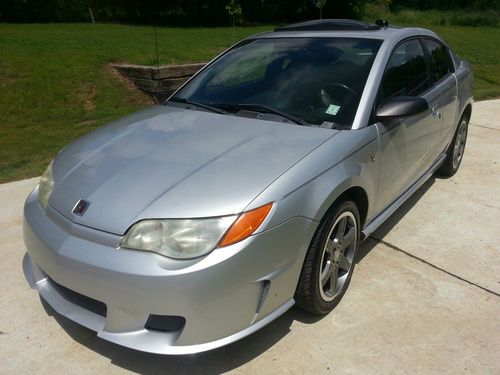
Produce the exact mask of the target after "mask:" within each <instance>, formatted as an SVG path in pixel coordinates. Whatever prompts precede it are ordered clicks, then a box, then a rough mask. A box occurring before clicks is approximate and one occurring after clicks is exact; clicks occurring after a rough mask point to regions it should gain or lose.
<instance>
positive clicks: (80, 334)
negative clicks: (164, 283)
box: [42, 177, 435, 374]
mask: <svg viewBox="0 0 500 375" xmlns="http://www.w3.org/2000/svg"><path fill="white" fill-rule="evenodd" d="M434 181H435V177H431V178H430V179H429V180H428V181H427V182H426V183H425V184H424V185H423V186H422V187H421V188H420V189H419V190H418V191H417V192H416V193H415V194H413V195H412V196H411V197H410V198H409V199H408V200H407V201H406V202H405V203H404V204H403V205H402V206H401V207H400V208H399V209H398V210H397V211H396V212H395V213H394V214H393V215H392V216H391V217H390V218H389V219H388V220H387V221H386V222H385V223H384V224H383V225H382V226H381V227H380V228H379V229H378V230H377V231H376V232H375V233H374V234H373V236H371V237H370V239H368V240H367V241H365V242H364V243H363V244H362V245H361V248H360V252H359V254H358V260H357V263H359V262H361V261H362V260H363V258H364V257H365V256H366V255H367V254H368V253H369V252H370V251H371V250H372V249H373V248H374V247H375V246H376V245H377V242H378V240H381V239H383V238H384V237H385V235H386V234H387V233H389V231H390V230H391V229H392V228H393V227H394V226H396V225H397V224H398V223H399V221H400V220H401V219H402V218H403V217H404V216H405V215H406V213H407V212H409V211H410V210H411V208H412V207H413V206H414V205H415V204H416V203H417V202H418V201H419V200H420V198H421V197H422V196H423V195H424V194H425V193H426V192H427V190H429V188H430V187H431V186H432V185H433V184H434ZM42 303H43V306H44V308H45V310H46V311H47V313H48V314H49V315H51V316H53V317H54V318H55V319H56V320H57V322H58V323H59V324H60V325H61V327H62V328H63V329H64V330H65V331H66V332H67V333H68V334H69V335H70V336H71V337H72V338H73V339H74V340H75V341H77V342H78V343H80V344H82V345H84V346H86V347H87V348H89V349H90V350H93V351H94V352H96V353H99V354H100V355H102V356H105V357H107V358H109V359H110V361H111V362H112V363H113V364H114V365H116V366H119V367H122V368H124V369H127V370H129V371H133V372H137V373H141V374H157V373H158V372H160V371H169V372H173V373H179V374H183V373H189V374H198V373H200V374H201V373H203V374H218V373H222V372H226V371H230V370H233V369H236V368H238V367H240V366H241V365H243V364H245V363H247V362H249V361H251V360H252V359H254V358H256V357H258V356H259V355H261V354H262V353H264V352H265V351H267V350H268V349H269V348H271V347H272V346H273V345H275V344H276V343H277V342H279V341H280V340H281V339H282V338H283V337H285V336H286V335H287V334H288V333H289V332H290V326H291V325H292V323H293V322H294V321H295V320H296V321H299V322H301V323H305V324H314V323H315V322H317V321H319V320H320V319H322V317H321V316H314V315H311V314H308V313H306V312H304V311H302V310H300V309H298V308H292V309H290V310H289V311H288V312H287V313H285V314H284V315H282V316H281V317H280V318H278V319H276V320H275V321H273V322H272V323H270V324H269V325H267V326H266V327H264V328H263V329H261V330H259V331H257V332H256V333H254V334H252V335H250V336H249V337H246V338H244V339H242V340H240V341H238V342H235V343H233V344H231V345H228V346H226V347H223V348H219V349H215V350H212V351H210V352H205V353H200V354H193V355H185V356H162V355H156V354H150V353H143V352H139V351H136V350H132V349H128V348H125V347H121V346H119V345H116V344H113V343H110V342H108V341H105V340H102V339H100V338H98V337H97V336H96V334H95V332H93V331H91V330H89V329H86V328H84V327H82V326H80V325H78V324H76V323H74V322H72V321H71V320H69V319H67V318H65V317H63V316H61V315H59V314H58V313H57V312H55V311H54V310H53V309H52V308H51V307H50V306H49V305H48V304H47V303H45V302H44V301H43V300H42Z"/></svg>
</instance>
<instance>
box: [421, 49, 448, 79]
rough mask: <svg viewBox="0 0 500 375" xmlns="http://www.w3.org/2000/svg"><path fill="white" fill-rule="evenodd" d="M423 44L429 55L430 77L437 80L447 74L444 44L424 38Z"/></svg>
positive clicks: (446, 53)
mask: <svg viewBox="0 0 500 375" xmlns="http://www.w3.org/2000/svg"><path fill="white" fill-rule="evenodd" d="M424 44H425V47H426V48H427V51H428V52H429V55H430V56H431V68H432V78H433V80H434V82H437V81H439V80H440V79H441V78H443V77H444V76H445V75H446V74H448V57H447V55H448V52H447V50H446V47H445V46H443V45H442V44H440V43H437V42H435V41H433V40H429V39H424Z"/></svg>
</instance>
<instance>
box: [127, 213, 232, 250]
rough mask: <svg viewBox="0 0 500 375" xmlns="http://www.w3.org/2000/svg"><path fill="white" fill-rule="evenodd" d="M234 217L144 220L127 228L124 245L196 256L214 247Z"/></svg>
mask: <svg viewBox="0 0 500 375" xmlns="http://www.w3.org/2000/svg"><path fill="white" fill-rule="evenodd" d="M235 219H236V216H225V217H219V218H211V219H186V220H184V219H176V220H143V221H139V222H138V223H137V224H135V225H134V226H133V227H132V228H131V229H130V230H129V231H128V233H127V235H126V236H125V237H124V238H123V240H122V243H121V247H124V248H128V249H135V250H145V251H153V252H155V253H158V254H161V255H164V256H167V257H171V258H195V257H199V256H202V255H205V254H207V253H208V252H210V251H212V250H213V249H214V248H215V246H217V244H218V243H219V241H220V239H221V238H222V236H223V235H224V233H225V232H226V231H227V230H228V228H229V227H230V226H231V224H232V223H233V222H234V220H235Z"/></svg>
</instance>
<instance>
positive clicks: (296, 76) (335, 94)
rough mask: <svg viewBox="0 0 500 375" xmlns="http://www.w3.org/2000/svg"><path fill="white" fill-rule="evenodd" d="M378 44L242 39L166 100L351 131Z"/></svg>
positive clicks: (343, 40)
mask: <svg viewBox="0 0 500 375" xmlns="http://www.w3.org/2000/svg"><path fill="white" fill-rule="evenodd" d="M381 43H382V41H380V40H376V39H360V38H323V37H321V38H262V39H251V40H247V41H244V42H242V43H240V44H239V45H238V46H236V47H235V48H233V49H231V50H230V51H228V52H227V53H225V54H224V55H222V56H221V57H220V58H218V59H217V60H216V61H215V62H214V63H212V64H211V65H210V66H208V67H207V68H206V69H205V70H203V71H202V72H201V73H200V74H198V75H197V76H196V77H195V78H193V79H192V80H191V81H190V82H189V83H188V84H187V85H186V86H184V87H183V88H182V89H181V90H180V91H179V92H178V93H177V94H176V95H175V96H174V97H173V98H172V99H171V100H172V101H183V102H190V103H192V104H195V103H199V104H200V105H204V106H205V108H208V106H209V107H212V109H216V108H218V109H222V110H224V111H226V112H231V113H237V112H239V111H241V110H246V111H256V112H265V113H272V114H274V115H281V117H285V116H284V115H288V116H289V117H288V120H292V121H294V122H297V123H302V124H304V123H308V124H315V125H322V124H324V123H326V124H328V123H332V125H333V124H339V125H343V126H350V125H351V124H352V122H353V120H354V116H355V114H356V110H357V108H358V104H359V100H360V97H361V93H362V92H363V88H364V86H365V82H366V79H367V77H368V74H369V72H370V69H371V66H372V64H373V60H374V59H375V56H376V54H377V52H378V49H379V47H380V45H381Z"/></svg>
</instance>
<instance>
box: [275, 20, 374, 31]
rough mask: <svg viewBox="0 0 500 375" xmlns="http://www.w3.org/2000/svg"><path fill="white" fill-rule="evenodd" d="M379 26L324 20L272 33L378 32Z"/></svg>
mask: <svg viewBox="0 0 500 375" xmlns="http://www.w3.org/2000/svg"><path fill="white" fill-rule="evenodd" d="M380 28H381V27H380V26H379V25H374V24H371V23H368V22H364V21H357V20H347V19H325V20H314V21H306V22H299V23H293V24H291V25H286V26H282V27H278V28H276V29H274V31H302V30H303V31H309V30H310V31H315V30H325V31H328V30H353V31H354V30H358V31H363V30H380Z"/></svg>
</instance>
